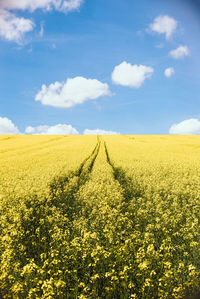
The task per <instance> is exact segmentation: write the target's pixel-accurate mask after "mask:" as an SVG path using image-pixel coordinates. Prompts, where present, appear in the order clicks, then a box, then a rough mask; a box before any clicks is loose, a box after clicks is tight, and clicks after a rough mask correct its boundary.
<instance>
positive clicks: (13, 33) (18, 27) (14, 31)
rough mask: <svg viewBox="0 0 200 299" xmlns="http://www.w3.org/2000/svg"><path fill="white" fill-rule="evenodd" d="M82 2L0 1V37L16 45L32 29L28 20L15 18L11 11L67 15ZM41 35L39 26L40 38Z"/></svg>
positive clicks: (45, 0) (55, 0) (67, 0)
mask: <svg viewBox="0 0 200 299" xmlns="http://www.w3.org/2000/svg"><path fill="white" fill-rule="evenodd" d="M82 2H83V0H0V36H2V37H3V38H5V39H7V40H9V41H14V42H17V43H21V42H22V38H23V36H24V34H25V33H27V32H30V31H32V30H33V29H34V22H33V21H32V20H30V19H25V18H22V17H17V15H16V14H14V13H13V11H16V10H28V11H29V12H34V11H35V10H36V9H43V10H45V11H49V10H52V9H55V10H58V11H62V12H64V13H68V12H70V11H72V10H77V9H79V8H80V6H81V4H82ZM42 35H43V25H41V31H40V36H42Z"/></svg>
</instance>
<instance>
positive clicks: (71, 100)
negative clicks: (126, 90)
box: [35, 77, 111, 108]
mask: <svg viewBox="0 0 200 299" xmlns="http://www.w3.org/2000/svg"><path fill="white" fill-rule="evenodd" d="M106 95H111V92H110V90H109V86H108V84H105V83H102V82H100V81H98V80H96V79H86V78H84V77H75V78H73V79H67V81H66V82H62V83H60V82H55V83H52V84H50V85H49V86H46V85H42V88H41V90H40V91H39V92H38V94H37V95H36V97H35V100H36V101H40V102H41V103H42V104H43V105H49V106H53V107H60V108H70V107H73V106H75V105H77V104H82V103H84V102H85V101H88V100H94V99H97V98H99V97H101V96H106Z"/></svg>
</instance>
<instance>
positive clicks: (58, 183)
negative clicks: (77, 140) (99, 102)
mask: <svg viewBox="0 0 200 299" xmlns="http://www.w3.org/2000/svg"><path fill="white" fill-rule="evenodd" d="M100 145H101V141H100V139H99V138H98V140H97V144H96V146H95V148H94V150H93V151H92V153H91V154H90V156H89V157H87V158H86V159H85V160H84V161H83V162H82V163H81V165H80V167H79V168H78V169H77V170H76V171H72V172H70V173H68V174H67V176H62V177H58V178H55V179H54V181H53V182H52V183H51V184H50V192H49V197H50V199H51V203H52V204H53V205H56V206H57V205H58V206H59V204H60V203H62V204H63V203H64V201H67V199H70V202H71V204H73V200H75V195H76V193H77V192H78V191H79V189H80V188H81V186H82V185H84V184H85V183H86V181H88V180H89V176H90V173H91V172H92V168H93V166H94V163H95V160H96V158H97V156H98V153H99V148H100ZM56 203H57V204H56Z"/></svg>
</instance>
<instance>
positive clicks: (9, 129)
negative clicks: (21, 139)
mask: <svg viewBox="0 0 200 299" xmlns="http://www.w3.org/2000/svg"><path fill="white" fill-rule="evenodd" d="M15 134H20V132H19V130H18V128H17V127H16V126H15V125H14V124H13V122H12V121H11V120H10V119H8V118H7V117H0V135H15Z"/></svg>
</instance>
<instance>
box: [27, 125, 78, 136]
mask: <svg viewBox="0 0 200 299" xmlns="http://www.w3.org/2000/svg"><path fill="white" fill-rule="evenodd" d="M25 133H26V134H31V135H77V134H79V133H78V131H77V130H76V129H75V128H73V127H72V126H71V125H66V124H58V125H55V126H38V127H31V126H29V127H27V128H26V129H25Z"/></svg>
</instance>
